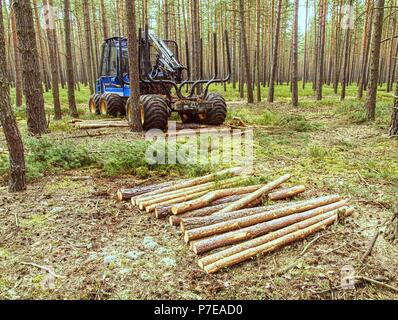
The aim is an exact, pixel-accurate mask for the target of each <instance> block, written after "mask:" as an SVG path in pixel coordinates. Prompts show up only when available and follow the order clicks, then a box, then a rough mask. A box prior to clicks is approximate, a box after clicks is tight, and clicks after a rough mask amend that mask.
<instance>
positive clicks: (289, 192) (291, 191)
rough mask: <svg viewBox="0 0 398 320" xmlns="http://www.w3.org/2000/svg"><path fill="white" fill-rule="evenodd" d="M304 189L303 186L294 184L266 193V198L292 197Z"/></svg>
mask: <svg viewBox="0 0 398 320" xmlns="http://www.w3.org/2000/svg"><path fill="white" fill-rule="evenodd" d="M304 191H305V186H302V185H300V186H294V187H291V188H287V189H282V190H276V191H274V192H271V193H270V194H268V199H269V200H272V201H276V200H282V199H288V198H292V197H294V196H296V195H298V194H300V193H303V192H304Z"/></svg>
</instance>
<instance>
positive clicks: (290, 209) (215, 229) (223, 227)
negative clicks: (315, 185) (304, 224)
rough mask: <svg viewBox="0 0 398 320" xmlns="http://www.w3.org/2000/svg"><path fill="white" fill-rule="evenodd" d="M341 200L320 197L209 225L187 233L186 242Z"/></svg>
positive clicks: (334, 196)
mask: <svg viewBox="0 0 398 320" xmlns="http://www.w3.org/2000/svg"><path fill="white" fill-rule="evenodd" d="M340 200H341V197H340V196H338V195H333V196H326V197H319V198H315V199H311V200H306V201H300V202H296V203H293V204H292V205H289V206H287V207H282V208H277V209H274V210H271V211H267V210H266V209H265V210H263V211H262V212H259V213H255V214H252V215H249V216H244V217H239V218H233V219H230V220H227V221H223V222H219V223H215V224H213V225H208V226H204V227H200V228H197V229H193V230H187V231H186V232H185V237H184V239H185V241H186V242H189V241H192V240H196V239H201V238H205V237H209V236H213V235H216V234H220V233H225V232H228V231H233V230H236V229H241V228H245V227H249V226H253V225H256V224H258V223H262V222H267V221H269V220H273V219H277V218H282V217H285V216H289V215H291V214H293V213H298V212H305V211H308V210H311V209H314V208H318V207H322V206H325V205H329V204H333V203H336V202H338V201H340ZM216 214H221V213H215V214H214V215H216Z"/></svg>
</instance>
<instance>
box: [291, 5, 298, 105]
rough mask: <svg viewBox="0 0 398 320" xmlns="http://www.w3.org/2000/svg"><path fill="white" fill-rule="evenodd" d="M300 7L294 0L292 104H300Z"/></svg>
mask: <svg viewBox="0 0 398 320" xmlns="http://www.w3.org/2000/svg"><path fill="white" fill-rule="evenodd" d="M298 7H299V1H298V0H294V18H293V34H292V105H293V106H295V107H297V106H298V83H297V81H298V52H297V51H298V49H297V47H298V45H297V42H298Z"/></svg>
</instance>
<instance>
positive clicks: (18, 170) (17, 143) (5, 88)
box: [0, 1, 33, 192]
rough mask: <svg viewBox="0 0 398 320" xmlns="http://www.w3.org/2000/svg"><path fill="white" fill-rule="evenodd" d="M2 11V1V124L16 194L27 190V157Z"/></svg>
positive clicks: (0, 37)
mask: <svg viewBox="0 0 398 320" xmlns="http://www.w3.org/2000/svg"><path fill="white" fill-rule="evenodd" d="M2 9H3V8H2V3H1V1H0V123H1V125H2V126H3V132H4V135H5V138H6V141H7V146H8V151H9V157H10V182H9V191H10V192H16V191H22V190H25V189H26V178H25V156H24V148H23V144H22V139H21V135H20V133H19V129H18V125H17V122H16V120H15V116H14V114H13V112H12V108H11V100H10V88H9V83H8V80H7V61H6V50H5V46H6V43H5V37H4V25H3V11H2ZM32 22H33V21H32Z"/></svg>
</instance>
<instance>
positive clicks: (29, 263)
mask: <svg viewBox="0 0 398 320" xmlns="http://www.w3.org/2000/svg"><path fill="white" fill-rule="evenodd" d="M21 264H23V265H26V266H33V267H36V268H39V269H42V270H45V271H47V272H48V273H49V274H51V275H52V276H53V277H55V278H62V279H65V278H66V277H65V276H60V275H58V274H56V273H55V272H54V271H53V270H52V269H51V268H50V267H46V266H41V265H38V264H36V263H33V262H21Z"/></svg>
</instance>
